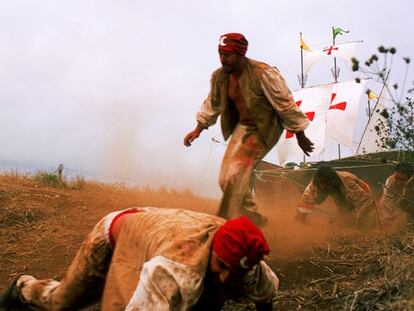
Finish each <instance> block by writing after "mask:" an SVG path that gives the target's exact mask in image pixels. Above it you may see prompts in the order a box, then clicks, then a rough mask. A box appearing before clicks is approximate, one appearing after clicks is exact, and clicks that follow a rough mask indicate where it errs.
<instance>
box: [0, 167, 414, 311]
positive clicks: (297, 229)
mask: <svg viewBox="0 0 414 311" xmlns="http://www.w3.org/2000/svg"><path fill="white" fill-rule="evenodd" d="M72 186H74V188H76V189H73V188H71V185H70V184H69V187H66V188H61V187H47V186H44V185H41V184H39V183H36V182H34V181H33V180H31V179H30V178H23V177H22V176H17V175H13V174H12V175H3V176H0V245H1V248H0V289H3V288H4V287H5V286H6V285H7V283H8V282H9V281H10V280H11V279H12V278H13V277H14V276H15V275H16V274H17V273H21V272H27V273H30V274H33V275H35V276H37V277H42V278H45V277H47V278H57V279H59V278H61V277H62V275H63V273H64V269H65V267H66V266H67V265H68V264H69V262H70V261H71V259H72V258H73V256H74V253H75V251H76V250H77V248H78V246H79V245H80V243H81V241H82V239H83V238H84V237H85V235H86V234H87V233H88V231H89V230H90V229H91V228H92V226H93V225H94V224H95V223H96V221H97V220H98V219H99V218H100V217H102V216H103V215H105V214H106V213H108V212H110V211H113V210H116V209H120V208H125V207H129V206H160V207H175V208H177V207H180V208H189V209H193V210H199V211H204V212H209V213H214V212H215V209H216V208H217V204H218V202H217V201H214V200H207V199H203V198H199V197H197V196H195V195H193V194H192V193H191V192H189V191H188V192H175V191H169V190H165V189H161V190H157V191H153V190H151V189H143V190H131V189H125V188H124V187H122V186H120V185H112V186H108V185H99V184H89V183H88V184H85V185H82V186H83V187H79V185H76V184H75V185H72ZM275 187H276V188H275ZM78 188H82V189H78ZM257 195H258V197H259V199H260V202H261V205H262V211H263V213H265V214H266V215H267V216H268V218H269V222H268V224H267V225H266V227H265V228H264V233H265V235H266V237H267V239H268V241H269V244H271V249H272V253H271V255H270V257H269V259H268V262H269V263H270V265H271V267H272V268H273V269H274V270H275V272H276V273H277V274H278V276H279V278H280V280H281V288H280V297H279V299H278V301H277V306H278V308H279V309H280V310H296V309H297V310H343V309H347V310H369V309H372V308H371V307H369V308H368V307H367V306H368V305H369V306H375V307H374V308H373V309H374V310H392V309H398V308H394V307H392V308H391V307H390V306H391V305H392V303H394V302H395V300H398V299H400V300H401V299H405V300H404V301H406V303H405V304H403V305H402V307H401V308H399V309H398V310H410V309H411V307H414V300H413V299H411V300H410V295H411V297H413V296H414V293H413V288H414V281H413V279H414V277H413V275H412V274H413V272H414V269H411V268H414V265H413V262H412V260H413V259H412V257H413V256H412V255H413V254H414V252H412V253H410V249H411V248H412V250H413V251H414V248H413V242H412V241H413V238H412V237H413V236H414V233H413V230H411V229H410V230H411V231H410V230H408V229H407V230H406V231H405V232H408V233H406V234H405V235H402V236H401V235H399V236H391V238H389V237H385V236H383V235H381V234H380V233H379V232H377V231H370V232H361V231H354V230H351V229H349V228H348V229H347V228H344V227H341V226H339V225H338V224H337V223H335V224H330V223H329V222H328V220H327V219H323V218H311V219H309V221H308V223H307V224H301V223H298V222H297V221H295V220H294V215H295V209H294V206H295V204H296V202H297V201H298V199H299V197H300V192H299V190H298V189H296V187H294V186H293V185H289V184H286V185H285V184H283V185H277V184H276V185H274V184H272V185H269V184H266V185H262V186H261V187H260V188H259V189H258V191H257ZM324 208H326V209H327V210H331V211H333V212H334V211H335V209H334V207H333V206H331V204H330V203H329V202H328V203H327V204H326V206H324ZM407 234H408V235H407ZM384 241H391V242H390V243H391V244H390V245H394V244H395V243H397V244H398V245H399V248H398V247H397V248H390V249H389V250H387V247H388V246H384V245H385V244H383V243H385V242H384ZM393 241H394V242H393ZM395 241H397V242H395ZM393 243H394V244H393ZM410 243H411V244H410ZM381 245H382V246H381ZM387 245H388V244H387ZM396 256H397V257H396ZM404 256H406V257H404ZM387 258H388V259H387ZM387 260H388V262H394V263H395V262H398V263H400V264H394V266H392V267H393V269H391V268H390V269H388V268H389V267H388V266H386V264H387ZM410 260H411V261H410ZM381 265H383V268H381V269H379V268H378V267H382V266H381ZM395 265H397V267H396V266H395ZM375 267H377V270H378V271H376V270H375V269H376V268H375ZM384 267H385V268H384ZM387 269H388V270H387ZM398 269H399V270H398ZM407 269H408V270H407ZM385 270H387V271H385ZM411 270H412V271H413V272H410V271H411ZM377 272H378V273H377ZM386 273H388V274H389V275H390V277H391V276H392V277H394V278H393V279H392V280H387V274H386ZM410 273H411V274H410ZM384 275H385V276H384ZM395 276H399V279H398V282H397V281H396V279H395V278H396V277H395ZM401 278H403V279H401ZM378 280H384V282H385V283H386V284H388V285H387V286H388V287H387V286H385V285H384V286H385V289H384V286H383V284H382V283H381V284H379V283H378V282H377V281H378ZM374 281H375V282H376V283H373V282H374ZM400 281H401V284H405V286H402V285H399V284H400V283H399V282H400ZM402 281H404V282H402ZM370 282H371V283H370ZM373 284H374V285H375V284H376V285H375V286H374V285H373ZM378 284H379V285H378ZM390 284H391V285H392V286H397V288H396V289H395V288H394V287H392V286H391V285H390ZM395 284H396V285H395ZM407 284H408V285H407ZM381 286H382V287H381ZM378 288H379V289H378ZM389 288H391V289H392V288H394V291H391V292H389V291H387V289H389ZM376 289H378V290H376ZM358 290H359V291H360V292H358ZM381 290H382V292H379V291H381ZM372 291H373V293H374V294H375V295H377V296H378V295H379V294H378V293H380V294H381V295H382V296H381V297H382V298H381V299H382V300H381V299H379V300H378V301H379V302H377V301H373V300H372V299H374V298H375V297H376V296H375V297H374V296H373V294H371V295H368V294H370V293H371V292H372ZM356 292H358V293H357V294H355V293H356ZM384 293H385V294H384ZM384 295H385V296H386V297H385V296H384ZM362 296H363V297H364V299H365V300H362V298H361V297H362ZM372 297H374V298H372ZM384 297H385V298H386V299H385V298H384ZM393 297H394V298H393ZM407 297H408V298H407ZM371 298H372V299H371ZM370 299H371V300H370ZM384 299H385V300H384ZM372 301H373V302H372ZM371 302H372V303H371ZM381 306H383V307H381ZM394 306H395V303H394ZM390 308H391V309H390ZM92 309H94V310H96V309H97V307H95V308H90V310H92ZM226 309H227V310H241V309H243V310H254V309H253V308H252V306H248V305H243V304H239V305H238V304H230V305H228V306H227V307H226ZM411 310H414V309H411Z"/></svg>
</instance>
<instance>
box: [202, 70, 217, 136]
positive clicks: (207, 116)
mask: <svg viewBox="0 0 414 311" xmlns="http://www.w3.org/2000/svg"><path fill="white" fill-rule="evenodd" d="M216 79H217V77H216V74H215V73H213V75H212V76H211V80H210V92H209V94H208V96H207V98H206V99H205V100H204V102H203V103H202V105H201V108H200V110H199V111H198V113H197V116H196V118H197V122H198V123H201V124H202V125H204V126H205V127H206V128H208V127H210V126H212V125H213V124H215V123H216V122H217V118H218V116H219V115H220V110H219V100H218V85H217V83H216Z"/></svg>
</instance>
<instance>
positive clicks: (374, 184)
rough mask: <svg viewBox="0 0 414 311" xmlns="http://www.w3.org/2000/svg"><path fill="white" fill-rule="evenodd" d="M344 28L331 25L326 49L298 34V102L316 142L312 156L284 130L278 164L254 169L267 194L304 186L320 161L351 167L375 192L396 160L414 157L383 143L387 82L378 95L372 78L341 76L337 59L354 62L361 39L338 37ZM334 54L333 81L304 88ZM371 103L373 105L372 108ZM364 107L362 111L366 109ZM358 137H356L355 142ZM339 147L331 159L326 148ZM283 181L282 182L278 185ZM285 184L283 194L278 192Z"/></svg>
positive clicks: (341, 166)
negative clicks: (340, 40) (343, 40)
mask: <svg viewBox="0 0 414 311" xmlns="http://www.w3.org/2000/svg"><path fill="white" fill-rule="evenodd" d="M344 32H347V31H344V30H342V29H340V28H334V27H332V34H333V40H332V43H331V44H330V45H328V46H326V47H324V48H322V49H317V50H311V49H310V48H309V47H308V46H307V45H306V44H305V42H304V41H303V39H302V34H300V52H301V74H300V75H298V80H299V84H300V87H301V88H300V89H298V90H296V91H294V92H293V96H294V99H295V101H296V104H297V105H298V106H299V107H300V108H301V109H302V111H303V112H304V113H305V114H306V116H307V117H308V119H309V126H308V128H307V129H306V135H307V136H308V137H309V139H310V140H311V141H312V142H313V143H314V147H315V149H314V151H313V152H312V154H311V155H310V157H306V156H305V155H303V153H302V151H301V149H300V148H299V146H298V145H297V142H296V138H295V136H294V134H293V133H290V132H289V131H285V133H283V134H282V137H281V139H280V140H279V142H278V144H277V145H276V151H277V161H276V162H277V163H278V164H279V165H273V164H271V163H267V162H264V161H262V163H260V164H259V166H258V167H257V168H256V170H255V173H256V191H258V190H260V189H261V190H265V191H266V195H269V194H271V195H273V196H275V198H277V197H278V196H280V195H283V188H284V187H286V185H287V184H289V183H291V184H292V183H293V184H295V186H296V187H297V188H298V189H299V191H303V189H304V187H305V186H306V185H307V184H308V182H309V181H310V179H311V178H312V176H313V173H314V171H315V170H316V168H317V167H318V166H319V165H321V164H327V163H328V164H329V165H331V166H332V167H334V168H335V169H337V170H346V171H350V172H352V173H354V174H356V175H358V176H360V177H361V178H363V179H364V180H366V181H368V182H369V183H370V185H371V188H372V189H373V192H374V194H375V195H379V194H380V193H381V191H382V183H384V182H385V179H386V178H387V177H388V176H389V175H390V174H391V173H392V171H393V167H394V165H395V163H396V162H397V161H413V160H414V156H413V154H410V153H404V154H401V153H399V152H395V151H394V152H386V150H384V149H383V147H381V146H380V144H379V142H378V141H379V137H378V134H377V131H376V129H375V127H376V126H377V125H378V123H379V122H380V120H381V118H383V117H382V115H381V112H382V111H383V110H384V108H387V107H389V105H390V104H391V101H390V99H389V97H388V94H387V92H386V88H385V87H384V84H382V85H381V84H378V83H377V84H378V85H376V88H377V89H378V91H377V92H378V94H379V95H378V96H376V95H374V93H373V92H372V91H370V90H369V89H372V87H373V86H372V85H369V86H370V88H368V84H372V83H374V81H371V80H370V79H361V80H360V81H358V82H357V81H356V80H355V79H352V80H348V81H339V79H338V78H339V73H340V68H339V67H338V66H337V59H341V60H343V61H345V63H346V64H347V65H349V67H351V66H350V64H351V58H353V57H355V55H356V53H355V51H356V48H357V46H358V45H359V44H360V43H361V42H362V41H353V42H346V43H339V44H337V43H336V42H335V38H336V36H337V35H338V34H342V33H344ZM326 58H330V59H332V62H333V68H332V69H331V72H332V75H333V81H332V83H328V84H324V85H319V86H311V87H306V80H307V75H308V73H309V71H310V69H311V68H312V66H313V65H314V64H315V63H317V62H318V61H319V60H321V59H326ZM362 103H364V107H365V104H368V105H367V109H366V112H367V115H366V116H364V118H365V120H363V123H365V125H363V126H362V135H361V133H360V134H359V137H358V135H356V134H357V133H355V129H356V127H357V126H356V125H358V123H359V125H361V118H360V117H361V116H360V114H361V104H362ZM371 106H372V107H371ZM362 111H363V110H362ZM355 136H357V138H356V141H355V139H354V138H355ZM329 146H330V147H332V146H336V147H337V156H334V157H333V158H332V156H331V158H330V159H328V156H329V154H328V152H327V148H328V147H329ZM341 148H342V149H344V148H347V150H348V151H350V153H351V156H349V157H346V158H344V157H341ZM281 185H283V187H280V186H281ZM278 189H279V190H280V189H282V190H280V191H282V192H281V193H277V191H278Z"/></svg>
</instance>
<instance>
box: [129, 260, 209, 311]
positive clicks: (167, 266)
mask: <svg viewBox="0 0 414 311" xmlns="http://www.w3.org/2000/svg"><path fill="white" fill-rule="evenodd" d="M203 279H204V278H203V277H202V276H201V275H200V274H198V273H196V272H194V271H193V270H191V269H190V268H188V267H187V266H185V265H183V264H180V263H177V262H174V261H172V260H170V259H167V258H165V257H163V256H157V257H154V258H153V259H151V260H150V261H147V262H146V263H145V264H144V266H143V268H142V272H141V275H140V280H139V283H138V285H137V287H136V289H135V291H134V293H133V295H132V297H131V299H130V301H129V302H128V305H127V307H126V309H125V310H127V311H146V310H159V311H164V310H189V309H190V308H191V306H193V305H194V304H195V303H196V302H197V300H198V299H199V298H200V296H201V293H202V289H203Z"/></svg>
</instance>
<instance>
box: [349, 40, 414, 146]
mask: <svg viewBox="0 0 414 311" xmlns="http://www.w3.org/2000/svg"><path fill="white" fill-rule="evenodd" d="M378 52H379V55H380V56H377V54H373V55H371V57H370V58H369V59H367V60H366V61H365V63H364V65H362V66H361V65H360V63H359V60H357V59H356V58H353V59H352V70H353V71H358V72H360V73H362V74H364V75H366V76H368V77H371V78H373V79H375V80H376V81H378V82H381V84H382V85H383V86H384V90H385V91H386V92H387V93H388V94H389V96H390V99H391V102H392V106H391V107H389V108H388V109H387V108H385V109H383V110H382V111H380V113H381V116H382V117H383V118H382V119H380V120H379V121H378V124H377V125H376V127H375V130H376V132H377V135H378V139H377V141H376V143H377V145H378V146H379V147H381V148H383V149H386V150H409V151H414V118H413V117H414V110H413V109H414V103H413V100H412V94H413V93H414V87H411V88H409V89H408V90H406V82H407V77H408V69H409V64H410V58H409V57H403V58H402V60H403V65H404V66H405V73H404V75H403V77H402V81H401V86H400V85H399V83H398V82H396V83H391V82H390V81H389V74H390V71H391V69H392V66H393V59H394V55H395V54H396V53H397V50H396V49H395V48H394V47H390V48H385V47H384V46H380V47H378ZM360 81H361V79H360V78H356V82H360ZM413 84H414V81H413ZM369 93H370V90H367V94H369Z"/></svg>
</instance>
